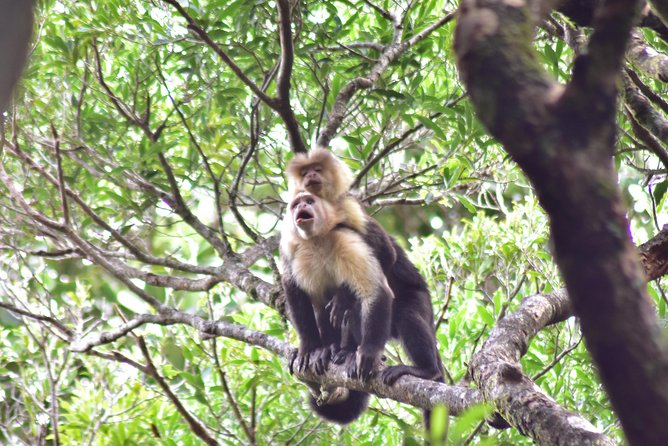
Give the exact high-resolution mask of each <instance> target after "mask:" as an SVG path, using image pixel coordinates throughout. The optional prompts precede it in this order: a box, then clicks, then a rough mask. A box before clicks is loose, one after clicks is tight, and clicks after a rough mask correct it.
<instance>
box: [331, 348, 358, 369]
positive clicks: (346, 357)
mask: <svg viewBox="0 0 668 446" xmlns="http://www.w3.org/2000/svg"><path fill="white" fill-rule="evenodd" d="M356 353H357V352H356V350H354V349H353V350H351V349H346V348H339V349H336V351H334V352H333V353H332V362H333V363H334V364H343V363H346V361H351V362H352V365H353V367H354V366H355V361H356ZM349 375H350V374H349Z"/></svg>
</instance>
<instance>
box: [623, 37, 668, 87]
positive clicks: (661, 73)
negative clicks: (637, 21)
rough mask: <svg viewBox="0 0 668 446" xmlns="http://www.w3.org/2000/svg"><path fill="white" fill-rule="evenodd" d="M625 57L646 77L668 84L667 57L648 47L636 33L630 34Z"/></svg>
mask: <svg viewBox="0 0 668 446" xmlns="http://www.w3.org/2000/svg"><path fill="white" fill-rule="evenodd" d="M627 57H628V58H629V60H630V62H631V63H632V64H633V65H635V66H636V67H637V68H638V69H639V70H641V71H642V72H643V73H645V74H646V75H648V76H650V77H653V78H654V79H659V80H661V81H663V82H668V57H667V56H666V55H665V54H661V53H659V52H657V51H656V50H655V49H654V48H652V47H651V46H649V45H648V44H647V43H646V42H645V39H644V38H643V36H642V34H641V33H639V32H638V31H633V32H632V33H631V42H630V43H629V49H628V51H627Z"/></svg>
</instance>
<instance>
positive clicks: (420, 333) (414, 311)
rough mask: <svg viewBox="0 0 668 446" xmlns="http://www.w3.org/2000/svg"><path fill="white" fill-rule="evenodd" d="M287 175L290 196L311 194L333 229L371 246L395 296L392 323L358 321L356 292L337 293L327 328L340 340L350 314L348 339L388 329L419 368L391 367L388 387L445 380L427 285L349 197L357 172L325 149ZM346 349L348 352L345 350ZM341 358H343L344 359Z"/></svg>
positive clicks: (297, 161)
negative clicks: (404, 380)
mask: <svg viewBox="0 0 668 446" xmlns="http://www.w3.org/2000/svg"><path fill="white" fill-rule="evenodd" d="M287 175H288V184H289V191H290V192H291V196H293V197H300V196H302V195H301V194H302V193H303V192H308V193H309V194H310V195H311V196H313V195H315V196H317V197H320V198H321V199H322V202H323V203H325V204H324V205H323V207H326V208H327V209H329V211H330V212H333V213H334V214H335V219H334V220H333V221H331V222H330V225H332V224H333V225H334V226H333V227H334V228H340V229H343V228H345V229H346V230H347V231H346V233H350V234H357V235H358V237H359V238H361V240H362V241H363V242H364V244H366V246H367V247H368V248H370V250H371V256H373V257H374V258H375V259H376V260H377V262H378V263H379V264H380V267H381V269H382V273H383V275H384V276H385V278H386V280H387V283H388V284H389V287H390V289H391V292H392V294H393V295H394V299H393V300H392V309H391V312H390V314H391V319H389V320H388V319H374V317H373V315H371V316H369V315H367V317H366V318H363V317H362V318H358V317H357V316H358V313H359V310H358V308H359V307H358V305H359V302H360V300H359V297H358V296H356V295H355V294H354V293H349V292H337V293H335V295H334V296H333V298H332V300H331V301H330V302H329V304H328V306H327V308H325V310H329V312H327V311H325V314H323V315H321V319H323V325H324V324H325V320H326V321H327V322H328V323H327V325H328V326H331V327H333V329H334V330H335V332H336V333H337V334H338V335H339V336H341V334H342V332H341V328H342V322H341V321H342V319H344V318H343V315H351V316H352V317H349V318H347V319H348V321H349V324H348V326H347V329H345V330H344V332H346V333H343V334H344V337H346V335H352V334H354V333H357V332H359V331H366V332H367V333H369V334H368V335H367V337H368V336H373V335H372V334H371V333H376V334H377V337H378V339H382V338H384V333H386V330H388V329H389V330H390V334H391V336H392V337H394V338H398V339H399V340H401V342H402V344H403V346H404V349H405V350H406V353H407V354H408V356H409V358H410V359H411V361H412V362H413V363H414V364H415V365H413V366H410V365H397V366H392V367H388V368H386V369H385V370H384V371H383V372H382V375H381V379H382V380H383V382H385V383H386V384H389V385H392V384H394V382H396V380H397V379H399V378H400V377H401V376H403V375H406V374H408V375H413V376H417V377H420V378H424V379H433V380H436V381H442V380H443V373H444V370H443V364H442V363H441V360H440V357H439V354H438V349H437V347H436V338H435V335H434V322H433V309H432V305H431V298H430V296H429V291H428V288H427V284H426V283H425V281H424V279H423V278H422V276H421V275H420V273H419V271H418V270H417V268H416V267H415V265H413V264H412V263H411V262H410V260H408V257H407V256H406V253H405V252H404V250H403V249H402V248H401V247H400V246H399V245H398V244H397V242H396V241H395V240H394V239H393V238H392V237H390V236H389V235H387V233H386V232H385V231H384V230H383V228H382V227H381V226H380V225H379V224H378V223H377V222H376V221H375V220H373V219H372V218H370V217H369V216H367V215H366V213H365V212H364V211H363V209H362V207H361V205H360V203H359V202H358V201H357V200H356V199H355V198H354V197H352V196H351V195H349V193H348V189H349V187H350V185H351V183H352V174H351V173H350V170H349V169H348V167H347V166H346V165H345V164H344V163H342V162H341V161H339V160H338V159H337V158H335V157H334V156H333V155H332V154H331V153H330V152H329V151H327V150H326V149H322V148H315V149H313V150H311V152H309V154H307V155H302V154H299V155H296V156H295V157H294V158H293V159H292V161H290V163H289V164H288V168H287ZM338 232H343V231H338ZM355 240H357V239H355ZM355 246H359V245H355ZM359 252H360V253H362V252H364V250H363V249H360V251H359ZM364 255H366V254H364ZM309 266H310V267H312V268H316V269H317V268H324V267H326V266H327V263H325V262H324V261H323V259H318V258H315V259H313V261H312V262H311V264H310V265H309ZM300 273H301V272H297V273H296V275H295V272H294V271H293V272H292V276H293V277H299V274H300ZM286 293H287V290H286ZM327 313H328V314H327ZM293 322H294V320H293ZM388 325H389V327H387V326H388ZM317 327H320V326H319V325H317ZM337 330H338V332H337ZM301 336H302V334H301V333H300V337H301ZM353 337H355V336H353ZM302 342H303V341H302ZM383 342H384V341H383ZM344 344H346V345H347V346H348V347H349V345H350V343H349V342H344ZM353 344H354V342H353ZM342 348H344V349H345V348H346V346H343V347H342ZM381 349H382V348H381ZM316 359H318V358H317V355H316ZM337 359H340V355H339V356H337ZM335 362H336V361H335ZM317 369H318V368H316V372H318V370H317ZM322 370H324V368H323V369H322Z"/></svg>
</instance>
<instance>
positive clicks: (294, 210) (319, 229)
mask: <svg viewBox="0 0 668 446" xmlns="http://www.w3.org/2000/svg"><path fill="white" fill-rule="evenodd" d="M289 212H290V215H291V216H292V224H293V226H294V228H295V230H296V232H297V235H298V236H299V237H301V238H303V239H306V240H308V239H310V238H312V237H316V236H318V235H323V234H324V233H326V232H327V230H326V210H325V208H324V206H323V202H322V200H320V199H318V197H316V196H315V195H312V194H310V193H307V192H303V193H300V194H298V195H297V196H296V197H295V198H294V200H292V201H291V202H290V205H289Z"/></svg>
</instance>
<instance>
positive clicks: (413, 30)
mask: <svg viewBox="0 0 668 446" xmlns="http://www.w3.org/2000/svg"><path fill="white" fill-rule="evenodd" d="M281 3H283V4H285V3H287V2H279V5H277V3H276V2H263V1H249V0H237V1H227V0H210V1H205V0H188V1H185V0H184V1H182V2H181V4H176V2H174V1H164V2H161V1H139V0H137V1H129V2H128V1H120V0H105V1H91V2H65V1H57V0H43V1H40V2H39V3H38V5H37V7H36V11H35V26H34V28H35V31H34V37H33V42H32V44H31V49H30V62H29V65H28V67H27V68H26V71H25V73H24V77H23V80H22V82H21V83H20V85H19V87H18V89H17V91H16V93H15V100H14V105H13V106H12V107H11V108H10V110H8V112H7V114H6V118H7V119H6V123H5V127H4V135H3V136H4V142H3V148H2V154H1V155H0V160H1V165H0V182H1V183H2V187H1V190H2V192H1V193H0V209H1V210H0V259H1V263H0V264H1V265H2V268H0V307H3V308H4V310H3V309H0V442H1V443H6V444H26V445H36V444H49V445H51V444H64V445H69V444H73V445H74V444H76V445H83V444H99V445H133V444H136V445H145V444H165V445H171V444H174V445H177V444H178V445H189V444H201V442H202V441H205V442H207V443H209V444H216V443H215V442H217V443H218V444H333V443H336V444H357V445H365V444H369V445H375V444H388V445H390V444H418V443H419V442H420V441H421V438H422V435H423V434H422V432H421V413H422V411H421V409H420V408H419V407H414V406H412V405H410V404H404V403H399V402H396V401H394V400H393V399H390V398H385V399H380V398H372V400H371V405H370V406H371V407H370V409H369V410H368V411H367V412H366V413H365V415H364V416H363V417H362V418H361V419H360V420H358V421H357V422H355V423H353V424H351V425H350V426H346V427H339V426H335V425H331V424H327V423H324V422H322V421H321V420H319V419H318V418H316V417H315V416H314V415H313V414H312V413H311V412H310V411H309V410H308V408H307V405H306V403H305V394H306V392H305V387H304V386H303V384H300V382H299V381H298V380H297V379H296V378H295V377H292V376H290V375H289V373H288V372H287V368H286V362H285V357H284V356H283V355H282V354H280V348H278V347H277V348H274V349H269V350H268V349H266V348H263V347H266V342H268V341H266V340H267V339H278V340H281V341H285V342H289V343H290V344H292V345H296V342H297V337H296V334H295V332H294V330H293V329H292V328H291V327H290V326H289V324H288V323H287V322H286V319H285V316H284V312H283V306H282V295H281V290H280V286H277V284H279V282H278V277H279V271H278V269H277V267H276V261H277V257H276V254H277V253H276V251H275V248H276V246H277V240H276V234H277V228H278V225H279V222H280V218H281V215H282V211H283V207H284V199H285V198H286V196H285V191H286V183H285V178H284V175H283V171H284V167H285V164H286V162H287V160H289V159H290V157H291V156H292V153H293V151H294V150H296V149H298V147H297V145H296V143H295V141H294V139H291V137H290V136H289V135H288V131H287V130H286V129H290V122H292V121H291V119H292V118H294V122H296V123H298V134H299V135H301V138H302V139H303V141H304V143H305V145H306V146H307V147H308V146H311V145H313V144H315V142H316V141H317V140H318V138H321V139H322V138H323V137H325V138H326V137H327V129H328V125H331V123H332V122H333V117H335V116H336V115H337V109H336V108H335V107H334V106H335V105H339V106H342V107H343V109H342V110H343V111H342V113H341V117H342V119H343V120H342V122H341V124H340V125H339V126H335V128H334V130H335V131H334V133H333V134H332V135H331V144H330V147H331V149H332V150H333V152H335V153H336V154H337V155H338V156H340V157H341V158H342V159H344V160H345V162H346V163H347V164H348V165H349V166H350V167H351V169H352V170H353V172H354V173H355V174H356V175H358V177H357V183H356V187H357V189H356V194H358V196H359V198H360V199H361V200H362V201H363V203H364V204H365V206H367V210H368V212H369V213H370V214H371V215H373V216H374V217H375V218H376V219H378V220H379V221H380V222H381V224H382V225H383V226H384V227H385V229H386V230H387V231H388V232H389V233H390V234H392V235H393V236H395V237H396V238H397V239H399V241H400V243H401V244H402V245H403V246H404V247H405V248H406V250H407V251H408V253H409V255H410V257H411V259H412V260H413V261H414V262H415V263H416V264H417V265H418V267H419V268H420V271H421V272H422V274H423V275H424V277H425V278H426V279H427V281H428V284H429V286H430V289H431V291H432V299H433V304H434V309H435V313H436V316H437V339H438V342H439V346H440V351H441V355H442V358H443V361H444V363H445V366H446V369H447V371H448V375H449V377H448V384H456V385H460V386H465V387H468V386H469V378H468V376H467V367H468V366H469V363H470V361H471V358H472V357H473V355H474V353H476V352H477V351H479V350H480V349H481V346H482V344H483V342H484V341H485V340H486V339H487V338H488V337H489V335H490V332H491V330H492V329H494V328H495V327H496V326H497V323H498V321H499V320H500V319H502V318H503V317H504V316H507V315H508V314H511V313H512V312H514V311H515V310H516V309H517V308H518V306H519V305H520V303H521V301H522V299H523V298H524V297H526V296H531V295H534V294H539V293H543V294H549V293H552V292H554V291H557V290H559V289H560V288H562V287H563V283H562V280H561V278H560V276H559V273H558V270H557V268H556V266H555V264H554V263H553V261H552V255H551V253H550V249H549V245H550V242H549V234H548V230H549V222H548V218H547V216H546V215H545V214H544V212H543V211H542V209H541V208H540V206H539V205H538V202H537V199H536V197H535V195H534V193H533V192H532V187H531V185H530V184H529V182H528V181H527V179H526V178H525V177H524V175H523V173H522V171H521V170H520V169H519V168H518V167H517V166H516V165H515V164H514V163H513V162H512V161H511V160H510V158H509V157H508V155H506V153H505V152H504V150H503V148H502V147H501V145H500V144H498V143H497V142H496V141H495V140H494V139H493V138H492V137H491V136H489V135H488V133H487V132H486V130H485V129H484V128H483V127H482V125H481V124H480V123H479V121H478V120H477V118H476V113H475V112H474V110H473V108H472V105H471V104H470V102H469V99H468V97H467V95H466V91H465V89H464V87H463V85H462V83H461V82H460V78H459V74H458V70H457V68H456V66H455V55H454V50H453V31H454V27H455V22H454V19H453V17H452V13H453V12H454V11H455V10H456V8H457V6H458V5H457V4H455V3H453V2H450V1H441V0H425V1H419V2H415V1H410V0H409V1H390V0H383V1H380V2H378V3H374V2H368V1H295V2H291V3H290V8H291V15H290V17H291V23H292V26H291V31H292V37H293V38H294V42H293V45H294V63H293V64H292V65H291V67H292V73H291V77H290V78H289V81H290V82H291V90H290V92H289V102H286V101H285V95H284V94H283V92H282V90H281V85H284V84H281V75H285V71H283V70H282V67H283V68H284V67H285V66H286V65H285V64H286V61H285V59H283V61H284V65H282V66H281V57H282V55H285V46H283V47H282V46H281V44H280V41H279V33H280V28H279V17H280V15H279V12H278V10H279V9H280V8H279V7H278V6H280V4H281ZM388 12H391V14H388ZM564 12H565V13H568V11H564ZM569 15H570V17H568V16H567V15H566V14H562V13H559V12H554V13H553V14H552V15H551V16H549V17H548V18H547V20H546V21H544V22H543V23H542V25H541V26H540V27H539V28H538V31H537V33H536V35H535V39H534V42H533V46H534V48H535V50H536V51H537V54H538V55H539V62H540V64H541V66H542V67H543V68H544V69H545V70H547V72H549V73H550V74H551V75H552V76H554V77H555V78H556V79H557V80H559V81H562V82H568V81H569V80H570V79H571V70H572V67H573V63H574V60H575V56H576V54H578V52H579V51H580V50H581V49H582V45H584V42H586V41H587V38H588V37H589V35H590V30H589V28H587V27H585V26H580V25H578V23H580V24H582V25H588V23H585V22H583V21H582V20H580V18H579V17H577V16H576V15H573V14H569ZM187 17H189V18H191V19H192V20H193V22H191V23H190V25H189V24H188V21H187ZM657 30H658V32H657ZM657 30H651V29H648V28H638V30H637V31H635V32H636V34H635V37H634V38H635V39H637V40H634V42H635V43H637V44H638V45H641V47H637V48H643V49H644V51H646V52H645V53H643V52H640V50H638V51H637V52H636V53H633V52H629V53H628V54H627V57H628V62H627V67H626V69H627V70H628V71H627V72H626V76H627V77H625V82H626V83H625V84H622V83H620V90H624V92H625V94H624V95H623V97H622V99H621V100H620V101H619V103H618V106H617V107H618V108H617V126H618V138H617V141H616V146H615V147H616V150H615V155H614V162H615V168H616V170H617V173H618V176H619V185H620V187H621V190H622V195H623V199H624V202H625V204H626V206H627V215H628V218H629V221H630V230H631V233H632V235H633V238H634V241H635V243H636V244H639V243H642V242H645V241H646V240H648V239H649V238H650V237H652V236H654V235H655V234H656V233H657V232H658V231H659V230H660V229H661V227H662V225H664V224H666V223H668V213H667V212H666V210H667V209H666V205H665V192H666V189H667V188H668V182H667V181H666V169H667V168H668V162H666V159H668V156H667V155H666V152H665V150H666V145H667V144H668V136H667V135H668V132H667V131H666V128H668V125H667V124H666V121H665V120H664V119H665V113H666V112H667V111H668V108H667V107H666V106H665V102H664V100H663V99H661V98H662V97H666V93H667V91H666V90H667V88H666V84H665V81H666V79H668V75H667V74H668V72H667V70H666V69H665V68H662V67H665V66H666V62H665V59H663V57H664V54H665V53H666V51H667V50H668V45H667V44H666V41H665V40H664V39H663V38H662V37H661V35H662V34H661V28H660V27H658V28H657ZM207 38H208V39H210V41H207V40H206V39H207ZM397 42H408V43H410V44H407V45H406V46H405V48H401V51H400V52H398V54H397V55H396V57H394V58H392V57H390V56H391V54H389V53H388V48H390V46H391V45H392V44H396V43H397ZM392 48H397V46H396V45H395V46H393V47H392ZM634 48H636V47H634ZM637 48H636V49H637ZM652 51H653V52H652ZM647 54H650V55H651V56H652V57H653V58H654V59H651V61H652V64H649V65H648V64H644V63H645V62H647V59H646V58H643V57H644V56H646V55H647ZM225 58H228V59H229V60H230V61H233V65H234V67H236V68H237V71H238V72H236V73H235V69H232V68H231V67H230V64H229V63H227V62H226V59H225ZM661 63H663V64H664V65H661ZM374 70H375V71H374ZM376 73H377V74H378V76H377V78H375V79H372V80H373V82H372V85H364V87H366V88H361V89H355V91H353V92H352V93H353V94H351V96H350V100H347V101H343V102H342V101H341V100H340V99H341V98H342V96H341V94H344V93H345V91H346V90H345V89H346V88H349V87H347V86H349V85H353V84H351V81H353V80H355V79H361V78H366V79H369V78H372V77H373V76H374V75H375V74H376ZM249 83H250V84H252V85H254V86H255V87H256V88H257V89H258V90H259V91H253V88H251V87H249ZM624 86H625V87H624ZM500 87H502V85H501V86H500ZM262 95H266V98H264V99H262ZM337 95H338V96H337ZM638 95H641V96H638ZM653 95H654V96H653ZM267 98H269V99H271V100H274V99H275V98H278V99H276V101H275V102H274V103H269V102H268V101H267V100H266V99H267ZM337 98H339V100H338V101H337ZM640 99H643V100H644V102H643V101H640V104H641V105H642V106H644V107H645V108H638V107H639V105H638V104H639V102H637V101H639V100H640ZM286 105H289V106H290V110H289V111H286V110H285V109H284V108H283V106H286ZM512 105H513V104H508V106H509V110H512ZM333 107H334V108H333ZM286 123H287V125H286ZM323 135H324V136H323ZM326 139H327V138H326ZM290 141H292V144H291V143H290ZM326 142H329V141H326ZM581 223H582V224H583V225H584V224H586V221H583V222H581ZM583 255H585V254H584V253H583ZM648 292H649V294H650V296H651V297H652V300H653V303H654V306H655V307H656V313H657V315H658V317H659V319H660V321H661V323H662V324H664V323H665V319H666V310H667V308H668V306H667V304H668V298H666V295H665V286H663V285H662V283H661V280H660V279H658V280H656V281H654V282H651V283H649V284H648ZM188 315H190V316H195V318H191V319H188V317H187V316H188ZM152 317H153V318H152ZM206 321H222V323H223V324H225V325H224V326H222V325H221V326H220V327H222V328H220V327H219V328H220V330H223V328H225V329H228V328H229V330H230V331H229V332H226V335H225V336H222V337H220V336H217V337H213V336H211V334H212V332H211V330H209V329H207V327H208V328H211V326H206V324H205V323H206ZM243 327H245V328H247V329H248V330H251V331H247V332H243V333H241V332H238V331H235V330H236V329H237V328H243ZM130 328H133V329H134V330H132V331H131V330H130ZM104 333H115V334H117V335H118V336H112V335H108V336H107V337H105V336H104V335H103V334H104ZM253 333H264V334H266V335H269V336H270V337H271V338H262V339H263V341H262V342H257V339H256V338H253ZM217 334H222V333H221V332H218V333H217ZM226 336H227V337H226ZM230 337H232V338H235V339H231V338H230ZM239 339H241V341H240V340H239ZM281 345H282V344H281ZM387 356H388V361H392V362H396V361H400V360H401V359H402V357H403V352H402V351H401V348H400V347H399V346H397V345H390V346H388V348H387ZM521 367H522V370H523V371H524V373H525V374H526V375H527V376H528V377H530V378H531V379H532V380H533V381H534V382H535V383H536V384H537V385H538V386H539V387H540V389H541V390H542V391H543V392H544V393H546V394H547V395H549V396H550V397H551V398H553V399H554V400H555V401H556V402H557V403H558V405H560V406H562V407H563V408H566V409H567V410H569V411H572V412H575V413H578V414H580V415H581V416H582V417H583V418H584V419H586V420H588V421H589V422H591V423H592V424H593V425H594V426H595V427H596V428H598V429H599V430H601V431H602V432H603V433H604V434H605V435H606V436H607V437H608V438H610V439H611V440H612V441H614V442H619V441H621V439H622V431H621V427H620V424H619V422H618V421H617V419H616V417H615V415H614V414H613V412H612V410H611V406H610V403H609V402H608V399H607V397H606V394H605V393H604V392H603V390H602V387H601V384H600V383H599V381H598V378H597V373H596V370H595V369H594V367H593V365H592V362H591V360H590V357H589V355H588V353H587V350H586V348H585V345H584V342H582V335H581V334H580V329H579V325H578V322H577V320H576V319H575V318H572V317H571V318H568V319H567V320H566V321H565V322H561V323H558V324H554V325H551V326H549V327H547V328H545V329H542V330H541V331H540V332H539V333H538V335H537V336H536V337H535V338H534V339H533V340H532V341H531V344H530V346H529V348H528V351H527V352H526V354H524V356H523V357H522V360H521ZM488 412H489V411H481V410H479V409H474V410H473V411H472V412H466V413H465V414H464V415H460V416H458V417H452V418H451V425H450V427H449V433H448V440H447V441H448V444H513V445H521V444H533V441H539V440H538V439H537V438H535V436H534V438H533V440H532V438H530V437H532V434H531V433H527V432H521V431H520V430H518V429H514V428H510V429H504V430H497V429H494V428H491V427H489V426H488V425H487V424H485V423H484V417H485V414H486V413H488ZM436 414H437V415H442V414H443V413H442V412H439V411H437V412H436ZM441 418H442V417H441ZM511 424H512V423H511ZM444 428H445V427H444V426H442V425H441V424H439V423H436V429H444ZM202 432H204V434H203V433H202ZM522 433H524V434H525V435H527V436H525V435H523V434H522ZM211 440H213V442H212V441H211ZM544 444H549V443H544Z"/></svg>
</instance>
